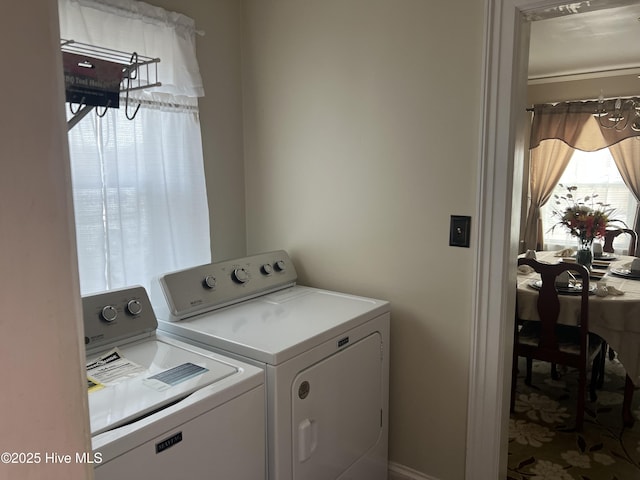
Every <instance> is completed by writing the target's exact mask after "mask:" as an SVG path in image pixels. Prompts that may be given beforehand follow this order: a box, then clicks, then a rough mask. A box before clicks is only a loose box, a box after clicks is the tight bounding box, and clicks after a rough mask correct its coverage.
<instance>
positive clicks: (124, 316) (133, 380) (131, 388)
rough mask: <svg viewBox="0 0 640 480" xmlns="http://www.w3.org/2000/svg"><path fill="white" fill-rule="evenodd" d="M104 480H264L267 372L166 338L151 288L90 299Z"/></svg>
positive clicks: (95, 418)
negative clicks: (149, 295)
mask: <svg viewBox="0 0 640 480" xmlns="http://www.w3.org/2000/svg"><path fill="white" fill-rule="evenodd" d="M82 303H83V316H84V329H85V344H86V354H87V357H86V360H87V390H88V400H89V414H90V424H91V442H92V449H93V451H92V452H91V454H90V455H86V454H83V457H82V458H80V459H76V461H91V462H93V464H94V468H95V478H96V479H97V480H113V479H132V480H133V479H135V480H142V479H149V480H162V479H166V480H175V479H176V478H193V479H225V480H228V479H236V480H250V479H264V478H265V477H266V474H267V473H266V455H265V435H266V419H265V378H264V377H265V375H264V370H263V369H260V368H258V367H255V366H253V365H249V364H246V363H243V362H240V361H238V360H234V359H231V358H229V357H224V356H221V355H219V354H216V353H213V352H211V351H208V350H203V349H200V348H197V347H195V346H193V345H190V344H187V343H184V342H180V341H177V340H175V339H173V338H170V337H168V336H166V335H163V334H161V333H159V332H157V331H156V329H157V328H156V327H157V319H156V316H155V314H154V311H153V308H152V305H151V302H150V300H149V297H148V295H147V292H146V290H145V289H144V288H143V287H132V288H127V289H122V290H113V291H109V292H105V293H100V294H96V295H89V296H85V297H83V299H82Z"/></svg>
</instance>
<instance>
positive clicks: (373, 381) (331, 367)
mask: <svg viewBox="0 0 640 480" xmlns="http://www.w3.org/2000/svg"><path fill="white" fill-rule="evenodd" d="M381 347H382V339H381V336H380V334H378V333H373V334H371V335H369V336H368V337H365V338H363V339H362V340H360V341H358V342H356V343H354V344H353V345H351V346H349V347H347V348H345V349H344V350H341V351H339V352H337V353H335V354H333V355H332V356H330V357H328V358H325V359H324V360H321V361H320V362H318V363H316V364H315V365H312V366H311V367H309V368H307V369H306V370H303V371H302V372H300V373H299V374H298V375H297V376H296V378H295V379H294V382H293V388H292V392H291V394H292V405H293V408H292V415H293V418H292V428H293V432H292V434H293V441H292V448H293V452H292V460H293V478H294V479H296V480H298V479H299V480H303V479H304V480H316V479H317V480H326V479H331V478H337V477H338V476H339V475H340V474H341V473H342V472H344V471H345V470H346V469H347V468H349V467H350V466H351V465H352V464H353V463H355V462H356V461H358V459H360V458H361V457H362V456H363V455H364V454H366V452H367V451H368V450H370V449H371V448H372V447H373V446H374V445H375V444H376V443H377V442H378V440H379V438H380V434H381V430H382V395H383V392H382V348H381Z"/></svg>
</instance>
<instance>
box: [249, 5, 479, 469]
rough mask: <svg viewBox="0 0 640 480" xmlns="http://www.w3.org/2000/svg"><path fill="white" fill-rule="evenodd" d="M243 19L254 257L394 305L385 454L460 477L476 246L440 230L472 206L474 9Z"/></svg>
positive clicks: (297, 10)
mask: <svg viewBox="0 0 640 480" xmlns="http://www.w3.org/2000/svg"><path fill="white" fill-rule="evenodd" d="M245 9H246V11H245V19H244V29H245V36H244V43H243V59H244V64H243V66H244V70H243V82H244V105H245V110H244V121H245V123H244V125H245V131H244V134H245V170H246V189H247V241H248V250H249V253H253V252H257V251H264V250H269V249H276V248H285V249H287V250H288V251H289V252H290V253H291V254H292V256H293V259H294V261H295V262H296V266H297V267H298V269H299V272H300V281H301V283H307V284H311V285H314V286H320V287H326V288H330V289H336V290H342V291H347V292H353V293H358V294H364V295H370V296H374V297H381V298H385V299H389V300H390V301H391V302H392V342H391V352H392V354H391V415H390V428H391V435H390V459H391V460H392V461H394V462H398V463H401V464H404V465H407V466H409V467H411V468H413V469H416V470H418V471H421V472H423V473H425V474H428V475H430V476H432V477H435V478H442V479H459V478H463V476H464V460H465V434H466V423H465V422H466V410H467V389H468V376H469V348H470V338H469V336H470V326H471V315H472V312H471V302H472V291H471V287H472V277H473V273H474V257H473V252H474V250H473V249H464V248H454V247H449V246H448V240H449V237H448V225H449V216H450V215H452V214H455V215H473V214H474V213H475V209H476V205H475V198H476V184H477V178H478V170H477V164H478V159H479V140H478V134H479V118H480V105H479V103H480V84H481V59H482V51H481V47H482V38H483V37H482V23H483V22H482V21H481V19H482V18H483V15H482V13H483V12H482V2H475V1H471V0H466V1H464V2H462V3H461V2H455V4H454V3H451V2H424V1H421V0H404V1H402V2H397V1H391V0H350V1H349V2H344V1H341V0H324V1H300V0H248V1H246V2H245ZM461 11H462V12H465V15H460V12H461ZM473 240H475V239H473Z"/></svg>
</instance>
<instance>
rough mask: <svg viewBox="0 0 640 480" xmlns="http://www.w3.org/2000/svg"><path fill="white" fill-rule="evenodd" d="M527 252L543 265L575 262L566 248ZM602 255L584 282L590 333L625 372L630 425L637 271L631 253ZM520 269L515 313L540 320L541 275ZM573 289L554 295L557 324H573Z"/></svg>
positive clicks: (637, 355)
mask: <svg viewBox="0 0 640 480" xmlns="http://www.w3.org/2000/svg"><path fill="white" fill-rule="evenodd" d="M528 255H529V256H533V255H535V258H536V259H537V260H538V261H539V262H545V263H559V262H566V261H570V262H574V261H575V257H573V256H572V255H571V252H570V251H569V250H560V251H537V252H535V254H532V253H529V254H528ZM603 255H604V256H602V257H600V258H599V259H595V261H594V265H593V266H592V268H591V271H592V272H593V275H594V278H591V279H590V281H589V283H590V285H589V290H590V296H589V331H590V332H593V333H595V334H597V335H599V336H600V337H602V338H603V339H604V340H605V341H606V342H607V344H608V345H609V346H610V348H612V349H613V350H614V351H615V352H616V354H617V359H618V361H619V362H620V363H621V364H622V365H623V367H624V369H625V371H626V374H627V375H626V381H625V391H624V401H623V409H622V410H623V411H622V415H623V422H624V424H625V425H632V424H633V421H634V419H633V415H632V414H631V401H632V399H633V392H634V389H635V388H637V387H640V274H639V273H637V272H636V271H635V270H631V262H632V261H633V260H634V259H635V257H630V256H626V255H617V254H615V253H607V254H603ZM521 256H524V254H523V255H521ZM523 267H525V266H521V267H519V268H518V275H517V281H518V287H517V302H516V304H517V316H518V318H519V319H520V320H539V319H540V318H539V316H538V312H537V306H536V304H537V298H538V288H539V281H540V275H539V274H538V273H536V272H534V271H532V269H531V268H530V267H529V268H523ZM596 276H597V278H595V277H596ZM578 288H581V287H578ZM560 290H565V289H559V293H562V291H560ZM576 293H578V291H577V290H576V289H575V288H574V289H573V290H572V289H566V291H565V294H561V295H559V298H560V313H559V318H558V322H559V323H563V324H567V325H577V324H578V318H579V313H580V295H576Z"/></svg>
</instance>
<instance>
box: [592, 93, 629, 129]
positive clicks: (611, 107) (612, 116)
mask: <svg viewBox="0 0 640 480" xmlns="http://www.w3.org/2000/svg"><path fill="white" fill-rule="evenodd" d="M607 107H608V108H607ZM593 115H594V117H596V118H597V119H598V123H599V124H600V126H601V127H602V128H612V129H615V130H617V131H622V130H624V129H625V128H627V126H630V127H631V130H633V131H634V132H640V101H639V100H638V99H635V98H617V99H615V100H606V101H605V100H604V98H603V97H602V95H600V98H599V99H598V105H597V106H596V111H595V113H594V114H593Z"/></svg>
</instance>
